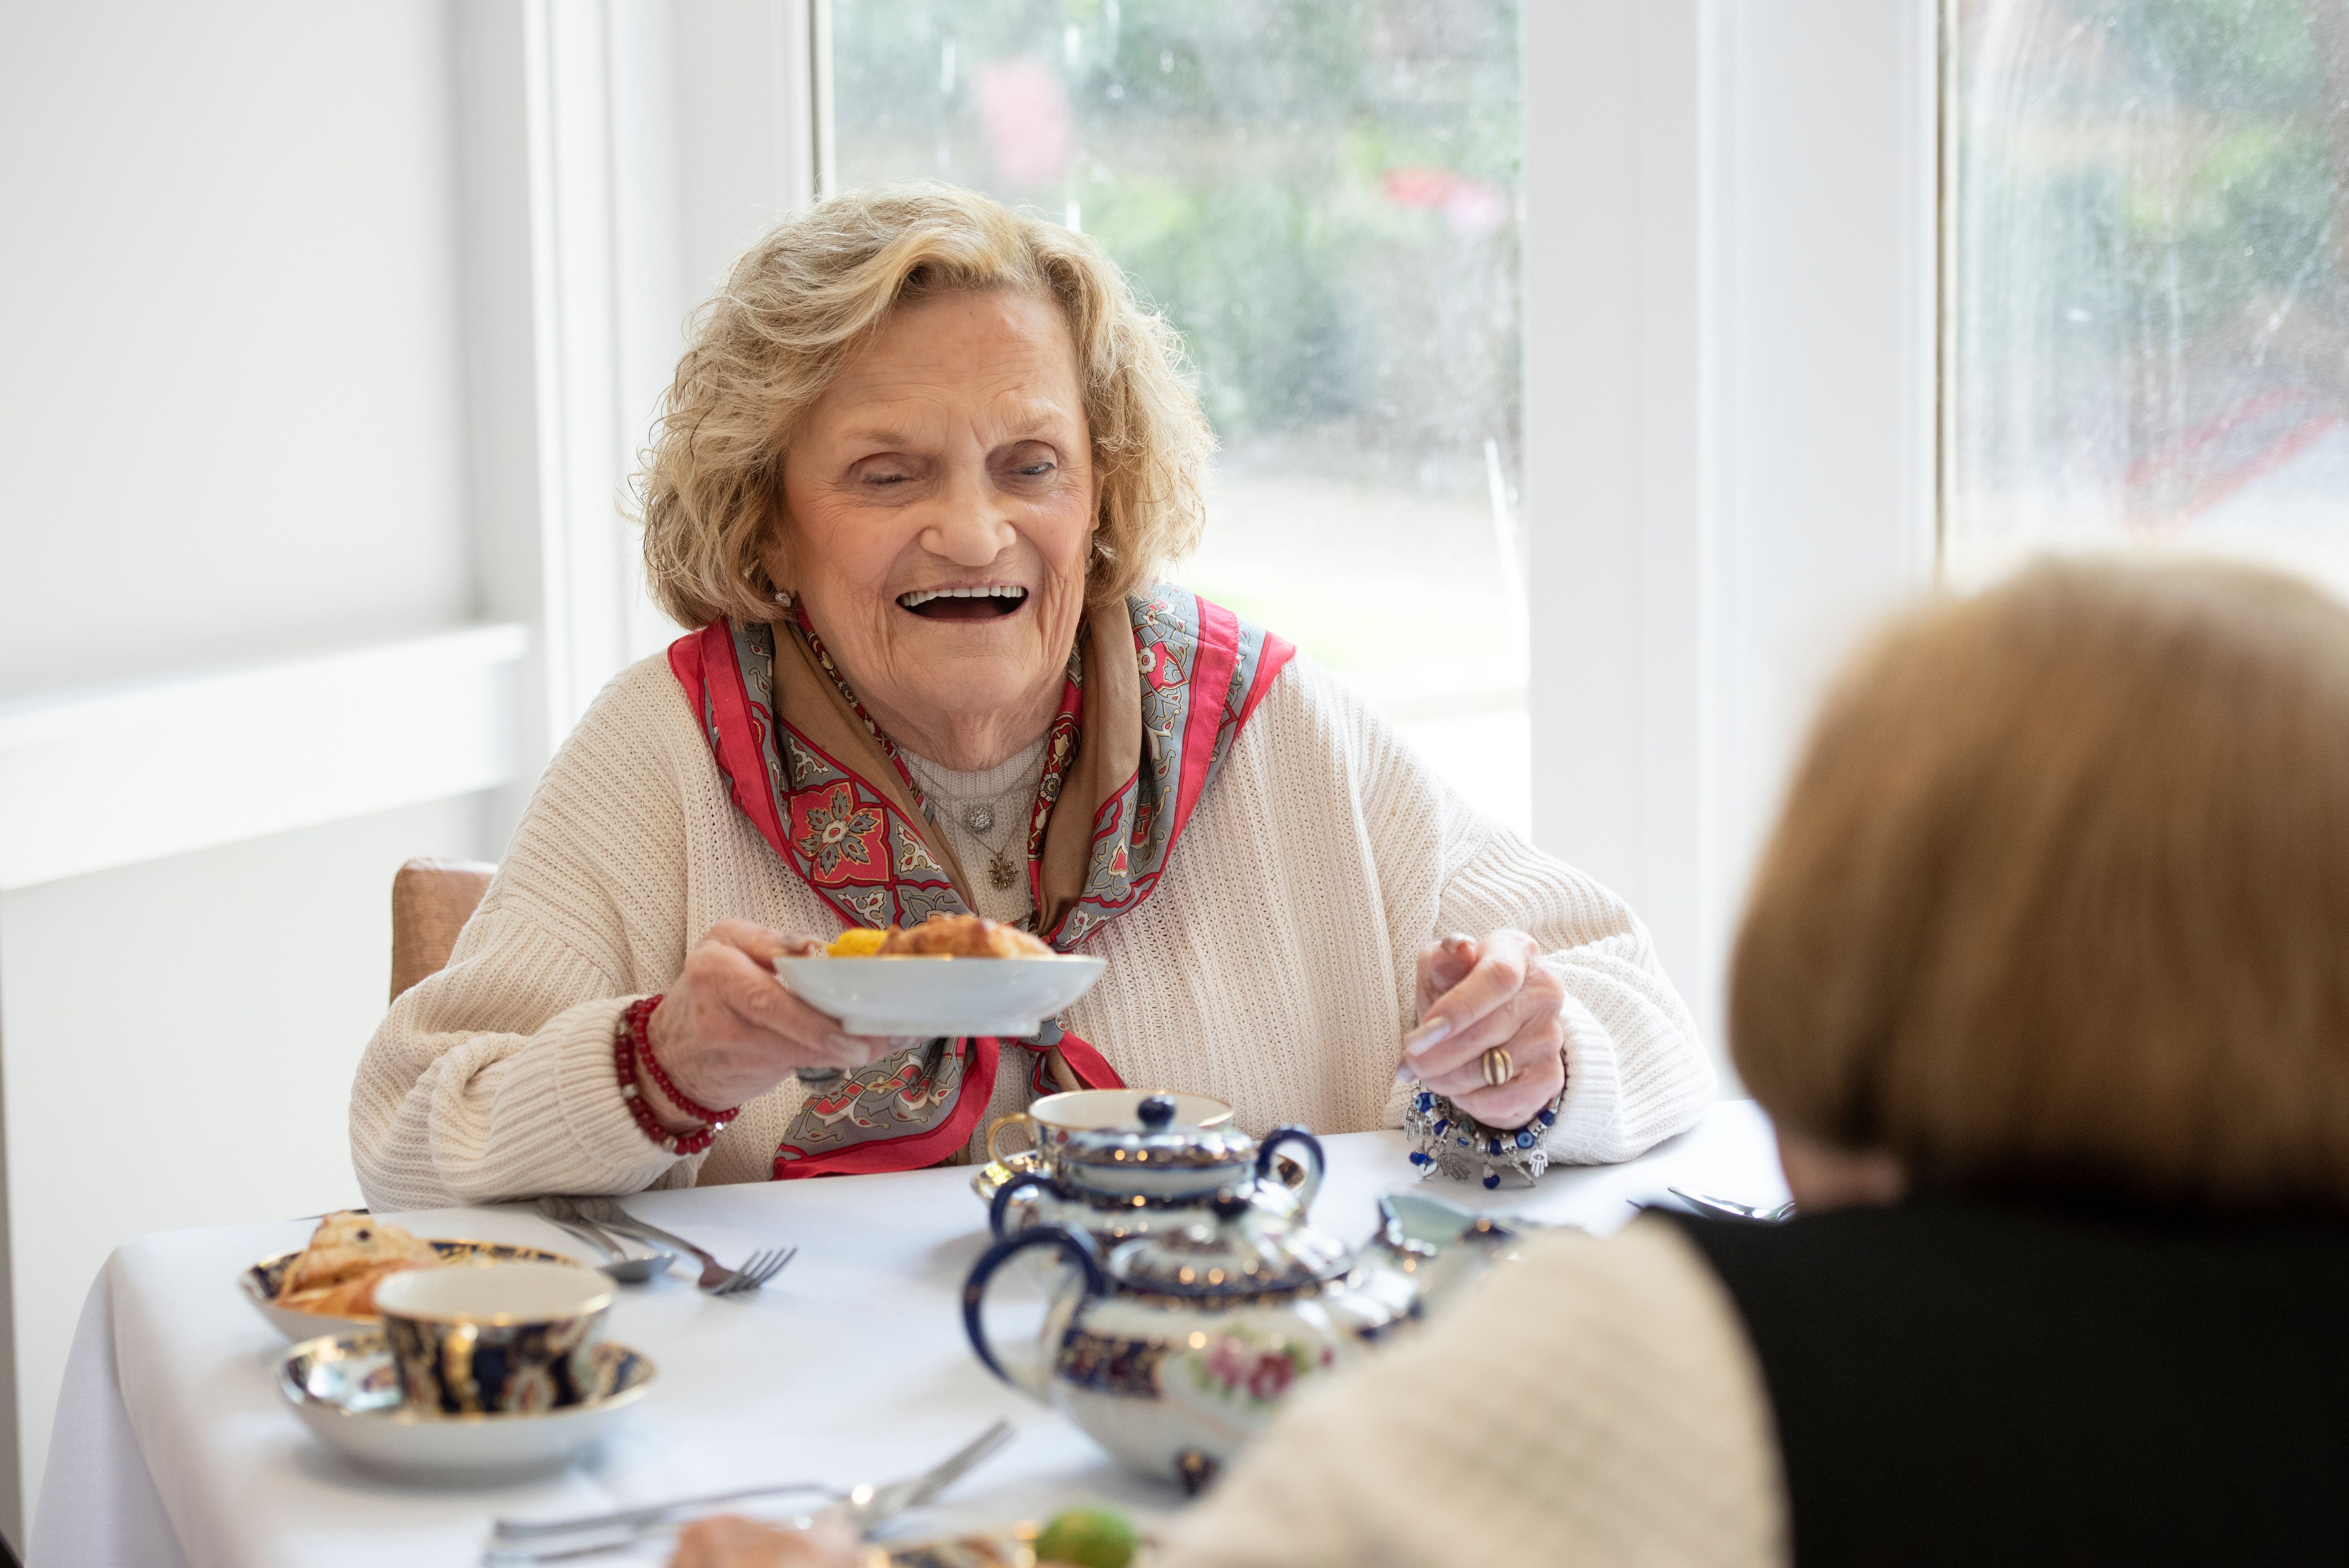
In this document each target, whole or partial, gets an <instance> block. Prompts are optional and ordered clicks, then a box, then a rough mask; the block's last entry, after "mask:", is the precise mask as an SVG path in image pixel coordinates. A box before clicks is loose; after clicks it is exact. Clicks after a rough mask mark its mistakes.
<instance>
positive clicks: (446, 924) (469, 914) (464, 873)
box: [391, 860, 498, 1002]
mask: <svg viewBox="0 0 2349 1568" xmlns="http://www.w3.org/2000/svg"><path fill="white" fill-rule="evenodd" d="M497 870H498V868H497V867H495V866H492V865H484V864H482V863H481V861H435V860H413V861H409V862H408V863H407V864H405V865H403V866H401V867H400V868H399V870H398V872H397V873H396V874H394V875H393V877H392V879H391V999H392V1000H393V1001H395V1002H397V1001H398V1000H399V994H400V993H401V992H402V991H405V990H407V989H408V988H409V986H410V985H415V984H416V983H417V982H418V981H419V980H421V979H423V978H424V977H425V976H426V975H437V974H439V973H440V971H441V970H442V969H444V968H446V967H447V966H448V964H449V954H450V949H452V948H454V947H455V946H456V945H457V934H458V933H459V932H460V931H462V930H464V929H465V922H467V921H469V920H471V919H472V918H473V911H474V910H476V909H478V908H480V907H481V895H482V894H483V893H485V892H488V891H489V889H490V878H492V876H494V875H496V874H497Z"/></svg>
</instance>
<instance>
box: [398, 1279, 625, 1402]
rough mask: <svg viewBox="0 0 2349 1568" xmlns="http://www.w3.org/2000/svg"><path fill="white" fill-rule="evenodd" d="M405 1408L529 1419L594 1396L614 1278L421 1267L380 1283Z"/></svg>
mask: <svg viewBox="0 0 2349 1568" xmlns="http://www.w3.org/2000/svg"><path fill="white" fill-rule="evenodd" d="M375 1304H376V1310H377V1311H378V1312H379V1313H381V1314H382V1315H383V1333H384V1338H385V1339H386V1340H387V1341H388V1343H389V1345H390V1346H391V1355H392V1361H393V1364H394V1365H395V1366H396V1367H398V1373H399V1393H400V1404H401V1405H402V1406H403V1407H404V1408H407V1409H409V1410H413V1411H415V1412H416V1413H418V1414H419V1415H427V1416H477V1415H526V1414H529V1413H530V1412H532V1411H534V1410H553V1409H560V1408H563V1407H564V1406H566V1405H577V1404H582V1403H584V1402H585V1401H587V1400H588V1399H591V1398H594V1397H595V1362H594V1351H595V1342H596V1341H597V1340H599V1339H601V1338H602V1337H603V1336H604V1319H605V1315H606V1313H607V1312H608V1311H609V1310H610V1308H611V1305H612V1289H611V1282H610V1281H609V1280H608V1279H606V1278H605V1277H604V1276H603V1275H602V1274H594V1273H590V1272H589V1271H588V1270H586V1269H583V1268H574V1267H573V1266H572V1265H570V1264H540V1263H517V1264H484V1265H481V1266H477V1267H468V1266H464V1265H458V1266H455V1267H450V1268H438V1269H414V1270H410V1271H409V1272H408V1273H406V1274H394V1275H392V1276H391V1277H390V1278H389V1279H387V1280H385V1281H384V1282H383V1283H382V1284H379V1285H378V1286H377V1287H376V1293H375Z"/></svg>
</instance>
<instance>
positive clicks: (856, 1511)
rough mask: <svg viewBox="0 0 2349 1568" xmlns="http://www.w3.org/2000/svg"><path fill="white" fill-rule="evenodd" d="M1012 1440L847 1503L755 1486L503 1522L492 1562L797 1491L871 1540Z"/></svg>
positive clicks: (1007, 1427) (1002, 1433)
mask: <svg viewBox="0 0 2349 1568" xmlns="http://www.w3.org/2000/svg"><path fill="white" fill-rule="evenodd" d="M1013 1435H1014V1434H1013V1431H1012V1428H1011V1423H1010V1422H1009V1421H998V1422H996V1423H995V1424H994V1425H993V1426H991V1427H989V1428H988V1429H987V1430H985V1431H983V1432H981V1433H979V1434H978V1437H976V1438H974V1439H971V1440H970V1441H969V1442H968V1443H965V1444H964V1445H963V1446H962V1447H961V1448H959V1449H956V1450H955V1451H954V1452H953V1453H951V1454H948V1455H947V1457H946V1458H945V1459H943V1460H939V1461H938V1462H937V1463H936V1464H935V1465H932V1466H931V1467H930V1468H929V1469H928V1470H924V1471H923V1472H922V1473H921V1474H919V1475H917V1476H909V1477H907V1478H906V1479H905V1480H897V1481H891V1482H890V1483H889V1484H887V1485H886V1486H870V1485H866V1486H858V1487H853V1488H851V1489H850V1490H849V1491H848V1492H847V1493H846V1495H845V1496H844V1497H843V1495H842V1494H840V1493H837V1492H834V1491H832V1490H831V1489H829V1488H827V1487H823V1486H821V1485H818V1484H816V1483H814V1482H811V1481H791V1482H787V1483H785V1484H783V1485H780V1486H754V1487H745V1488H742V1489H741V1490H740V1491H720V1492H712V1493H710V1494H709V1495H708V1496H705V1497H681V1498H678V1499H676V1500H675V1501H670V1502H657V1503H653V1504H651V1505H649V1506H647V1507H644V1508H629V1509H623V1510H621V1511H619V1512H617V1513H598V1514H590V1515H588V1516H586V1517H585V1518H580V1519H553V1520H543V1521H541V1520H520V1519H501V1520H498V1521H496V1522H493V1523H492V1525H491V1526H490V1549H489V1554H488V1556H489V1561H491V1562H492V1563H546V1562H553V1561H554V1560H556V1559H558V1558H564V1557H586V1556H592V1555H594V1554H595V1553H599V1552H611V1551H616V1550H618V1549H619V1548H621V1547H624V1546H627V1545H630V1544H632V1543H633V1542H636V1541H638V1540H640V1539H642V1538H643V1537H644V1536H646V1535H648V1534H650V1533H652V1532H654V1531H657V1530H659V1529H662V1528H663V1527H665V1526H667V1525H671V1524H675V1523H677V1522H678V1520H679V1516H681V1515H685V1514H691V1513H698V1512H707V1511H709V1510H710V1509H713V1508H719V1507H722V1506H724V1505H725V1504H727V1503H730V1502H744V1501H749V1500H750V1499H751V1498H757V1497H783V1496H788V1495H790V1494H791V1493H793V1492H806V1493H809V1494H810V1495H821V1496H823V1497H826V1498H830V1499H833V1500H836V1501H839V1503H840V1507H841V1512H842V1513H843V1516H844V1517H845V1518H846V1519H847V1521H848V1522H849V1523H850V1524H851V1525H852V1526H854V1529H855V1530H856V1532H857V1533H858V1534H859V1535H864V1536H869V1535H871V1534H872V1533H873V1532H874V1531H876V1530H878V1529H880V1528H881V1526H883V1525H884V1524H886V1523H887V1522H889V1521H890V1520H892V1519H895V1517H896V1516H897V1515H898V1514H900V1513H903V1512H905V1511H906V1510H907V1509H909V1508H919V1507H920V1506H921V1505H922V1504H924V1503H926V1502H927V1501H930V1500H931V1499H932V1498H934V1497H936V1496H937V1494H938V1493H940V1492H942V1491H945V1490H946V1489H947V1487H949V1486H952V1485H953V1484H954V1483H955V1482H956V1481H957V1480H960V1479H962V1477H963V1476H964V1475H966V1474H968V1472H969V1471H970V1470H973V1469H974V1468H976V1467H977V1466H978V1465H979V1464H980V1463H981V1462H983V1461H984V1460H987V1459H988V1458H990V1457H991V1456H993V1455H994V1454H995V1453H996V1452H997V1451H998V1450H999V1449H1002V1448H1003V1446H1004V1445H1005V1444H1007V1443H1009V1441H1011V1439H1012V1437H1013ZM598 1535H600V1536H605V1537H608V1539H605V1540H602V1541H595V1542H581V1541H580V1540H579V1539H578V1538H579V1537H581V1536H598Z"/></svg>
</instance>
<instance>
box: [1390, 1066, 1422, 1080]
mask: <svg viewBox="0 0 2349 1568" xmlns="http://www.w3.org/2000/svg"><path fill="white" fill-rule="evenodd" d="M1418 1081H1419V1069H1418V1068H1415V1067H1413V1066H1412V1065H1411V1064H1410V1063H1409V1062H1405V1063H1403V1064H1402V1066H1401V1067H1399V1068H1395V1082H1397V1083H1417V1082H1418Z"/></svg>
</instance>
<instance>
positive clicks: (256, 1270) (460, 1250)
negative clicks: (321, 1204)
mask: <svg viewBox="0 0 2349 1568" xmlns="http://www.w3.org/2000/svg"><path fill="white" fill-rule="evenodd" d="M431 1247H432V1250H433V1251H434V1252H436V1253H440V1255H441V1257H443V1258H445V1259H446V1260H448V1261H449V1262H450V1263H452V1264H518V1263H522V1264H572V1265H573V1266H574V1267H585V1264H581V1263H580V1262H579V1260H578V1259H577V1258H567V1257H564V1255H563V1254H562V1253H550V1252H548V1251H547V1250H546V1249H545V1248H543V1247H517V1246H510V1245H508V1244H507V1243H504V1242H471V1241H461V1240H460V1241H444V1242H434V1243H431ZM301 1255H302V1252H301V1249H300V1248H296V1249H295V1250H294V1251H293V1252H290V1253H278V1254H277V1255H276V1256H275V1257H269V1258H264V1259H262V1260H261V1261H260V1262H259V1263H257V1264H254V1265H253V1266H252V1267H251V1268H249V1269H247V1270H245V1271H244V1272H243V1274H239V1275H237V1276H236V1287H237V1289H239V1290H241V1291H243V1293H244V1299H245V1300H247V1301H249V1302H251V1303H253V1310H254V1311H255V1312H257V1313H259V1314H261V1315H262V1316H264V1317H265V1318H267V1319H268V1320H269V1322H270V1326H272V1327H274V1328H275V1329H276V1330H277V1332H278V1333H280V1334H283V1335H284V1336H285V1337H286V1338H288V1339H294V1340H302V1339H316V1337H317V1336H320V1335H321V1334H364V1333H366V1332H367V1330H369V1329H372V1328H376V1327H378V1326H381V1324H382V1322H383V1320H382V1319H381V1318H378V1317H330V1316H328V1315H326V1314H325V1313H323V1312H297V1311H295V1309H294V1308H292V1307H290V1306H280V1305H277V1293H278V1292H279V1291H280V1290H282V1289H284V1288H285V1271H286V1270H287V1269H288V1268H290V1267H292V1266H293V1263H294V1260H295V1258H298V1257H300V1256H301Z"/></svg>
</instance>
